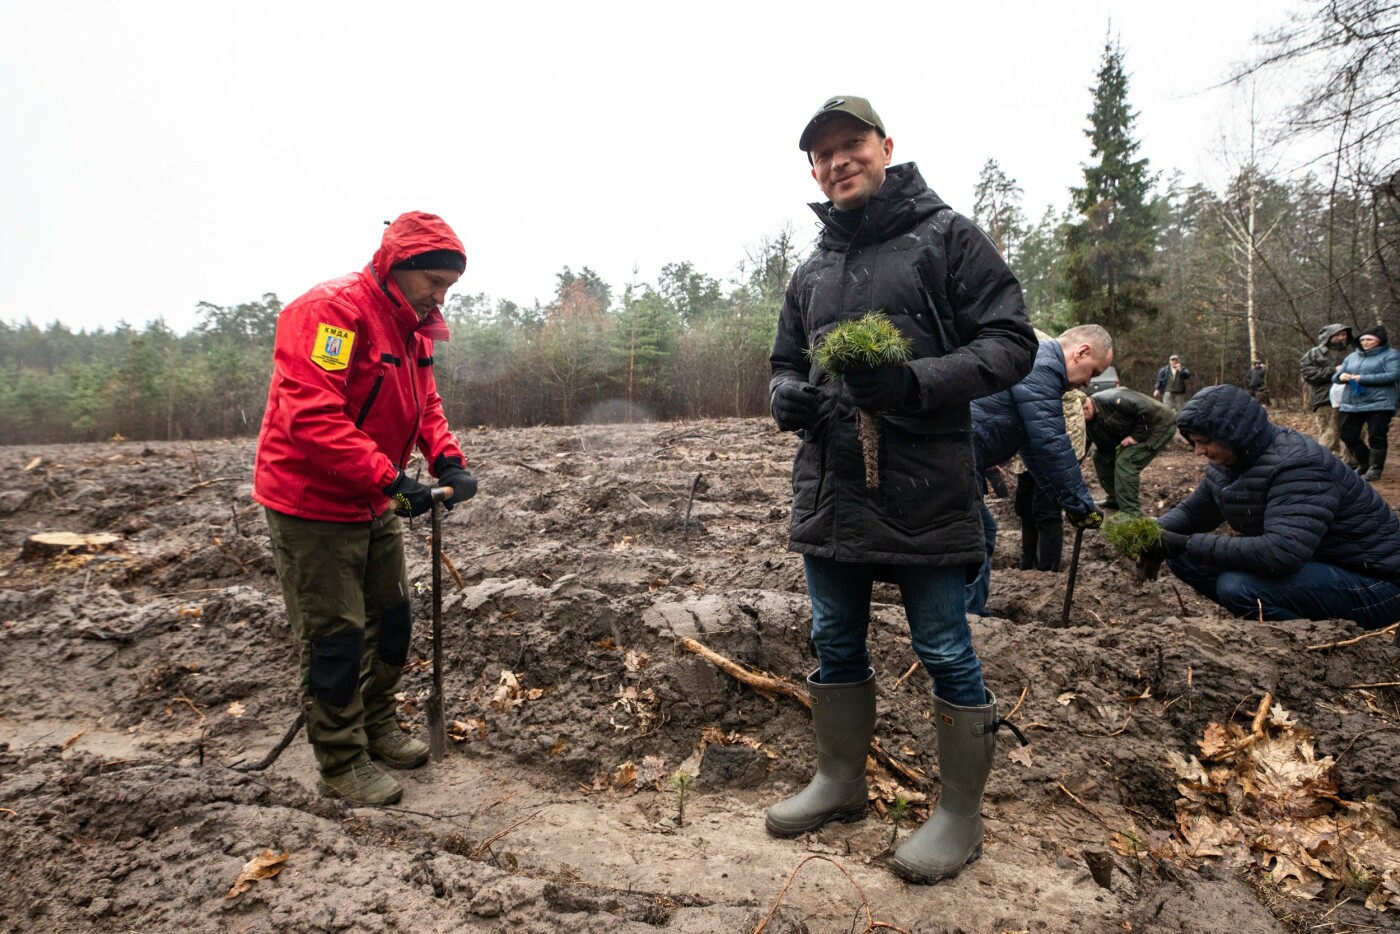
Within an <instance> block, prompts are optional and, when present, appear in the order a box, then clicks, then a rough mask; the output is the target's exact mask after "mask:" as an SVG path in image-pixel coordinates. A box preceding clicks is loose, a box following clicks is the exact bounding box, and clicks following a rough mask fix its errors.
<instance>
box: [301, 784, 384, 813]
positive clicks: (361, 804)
mask: <svg viewBox="0 0 1400 934" xmlns="http://www.w3.org/2000/svg"><path fill="white" fill-rule="evenodd" d="M316 791H317V792H319V793H320V795H321V797H323V798H339V799H340V800H342V801H344V802H346V803H347V804H349V805H351V806H352V807H357V808H378V807H384V806H385V805H388V804H398V803H399V801H400V800H402V799H403V789H402V788H400V789H399V790H398V791H393V792H390V793H389V795H388V796H387V797H385V798H383V799H381V800H377V801H356V800H354V799H353V798H347V797H345V795H343V794H341V793H340V792H338V791H336V790H335V789H334V788H333V787H331V786H330V785H327V784H326V783H325V782H323V781H318V782H316Z"/></svg>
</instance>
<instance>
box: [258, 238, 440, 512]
mask: <svg viewBox="0 0 1400 934" xmlns="http://www.w3.org/2000/svg"><path fill="white" fill-rule="evenodd" d="M430 250H453V251H456V252H459V253H462V254H464V255H465V253H466V250H464V249H463V248H462V243H461V241H460V240H458V239H457V235H456V234H454V233H453V232H452V228H450V227H448V226H447V224H446V222H444V221H443V220H442V218H440V217H437V216H435V215H433V214H423V213H421V212H416V211H414V212H410V213H408V214H403V215H400V216H399V218H398V219H397V220H395V221H394V222H393V223H392V224H390V225H389V227H388V228H387V229H386V230H385V231H384V240H383V242H382V243H381V244H380V247H379V250H378V251H377V252H376V253H375V254H374V259H373V260H372V261H371V262H370V264H369V265H368V266H366V267H365V269H364V270H363V271H362V272H358V273H352V274H351V275H348V276H343V277H341V278H339V279H334V280H332V281H330V282H324V283H322V284H321V285H318V286H316V287H315V288H314V289H312V290H311V291H310V292H307V293H306V294H305V295H303V296H302V297H301V298H298V299H297V300H296V301H294V302H292V303H291V304H290V305H288V306H287V307H286V308H284V309H282V314H281V316H280V317H279V318H278V320H277V342H276V349H275V351H274V353H273V373H272V385H271V386H270V387H269V389H268V394H267V413H266V414H265V415H264V416H263V423H262V432H261V433H260V434H259V436H258V454H257V464H256V466H255V468H254V471H253V499H255V500H257V501H258V502H259V503H262V504H263V505H264V506H266V507H268V508H269V509H275V510H276V511H278V512H282V513H286V514H288V515H293V516H299V517H301V518H303V519H317V520H322V521H327V522H365V521H368V520H370V519H373V518H374V517H375V516H378V515H379V514H381V513H383V512H384V510H386V509H388V508H389V498H388V497H387V496H385V495H384V493H383V492H382V491H383V489H384V487H386V486H388V485H389V484H390V483H392V482H393V480H394V477H395V476H396V474H397V473H398V471H399V470H400V469H401V468H402V467H403V465H404V464H406V463H407V462H408V458H409V456H410V454H411V453H412V451H413V447H414V446H415V445H417V447H418V448H419V450H421V451H422V452H423V456H424V457H425V458H427V461H428V463H429V464H433V463H435V462H436V460H437V458H438V457H440V456H442V455H447V456H449V457H458V458H460V457H462V449H461V448H459V447H458V446H457V441H456V439H454V438H453V436H452V433H451V432H450V431H449V430H448V428H447V419H446V418H445V417H444V416H443V413H442V399H441V398H440V397H439V396H438V394H437V384H436V381H435V380H434V378H433V341H434V340H435V339H436V340H446V339H447V325H446V323H445V322H444V321H443V319H442V314H441V312H440V311H434V312H432V313H431V314H430V315H428V316H427V317H425V318H424V319H423V320H422V321H420V320H419V319H418V315H417V314H416V313H415V312H414V310H413V308H412V306H410V305H409V303H408V300H407V299H406V298H405V297H404V294H403V292H402V291H400V289H399V286H398V283H396V282H395V281H394V278H393V276H391V275H389V270H390V268H392V267H393V266H394V264H395V263H398V262H400V261H402V260H405V259H408V258H409V257H412V256H417V255H418V254H420V253H426V252H428V251H430Z"/></svg>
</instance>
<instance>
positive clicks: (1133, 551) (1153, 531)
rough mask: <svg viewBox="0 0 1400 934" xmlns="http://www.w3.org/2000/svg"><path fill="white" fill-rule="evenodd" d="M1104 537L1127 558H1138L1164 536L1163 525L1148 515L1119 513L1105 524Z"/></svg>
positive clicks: (1134, 559)
mask: <svg viewBox="0 0 1400 934" xmlns="http://www.w3.org/2000/svg"><path fill="white" fill-rule="evenodd" d="M1102 532H1103V537H1104V538H1106V539H1108V543H1109V544H1110V545H1112V546H1113V550H1114V551H1116V552H1118V553H1119V554H1120V555H1122V556H1123V557H1125V558H1130V559H1132V560H1133V561H1136V560H1138V559H1139V558H1141V557H1142V556H1143V554H1144V553H1145V552H1146V551H1147V550H1148V549H1149V548H1151V547H1152V546H1153V545H1156V544H1157V542H1158V541H1160V540H1161V538H1162V527H1161V526H1160V525H1158V524H1157V521H1156V520H1155V519H1149V518H1147V517H1146V516H1129V515H1125V514H1123V513H1121V512H1120V513H1118V514H1117V515H1115V516H1111V517H1109V519H1108V521H1107V522H1105V523H1104V524H1103V529H1102Z"/></svg>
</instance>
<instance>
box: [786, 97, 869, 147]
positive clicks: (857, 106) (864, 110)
mask: <svg viewBox="0 0 1400 934" xmlns="http://www.w3.org/2000/svg"><path fill="white" fill-rule="evenodd" d="M840 114H845V115H846V116H848V117H855V118H856V119H857V120H859V121H860V122H861V123H864V124H865V125H866V126H870V127H874V128H875V129H876V130H878V131H879V133H880V135H881V136H884V135H885V121H883V120H881V119H880V115H879V114H877V113H876V112H875V108H874V107H871V106H870V101H868V100H866V99H865V98H863V97H853V96H851V95H850V94H838V95H837V96H836V97H833V98H832V99H831V100H829V101H827V102H826V103H825V104H822V105H821V107H820V108H818V109H817V112H816V113H814V114H812V119H811V120H808V121H807V126H806V127H805V128H804V129H803V130H802V138H801V139H799V140H798V141H797V148H798V149H800V150H802V151H803V152H809V151H810V150H811V148H812V136H813V135H814V134H815V133H816V132H817V127H819V126H821V125H822V124H823V123H825V122H826V121H828V120H830V119H832V118H833V117H836V116H838V115H840Z"/></svg>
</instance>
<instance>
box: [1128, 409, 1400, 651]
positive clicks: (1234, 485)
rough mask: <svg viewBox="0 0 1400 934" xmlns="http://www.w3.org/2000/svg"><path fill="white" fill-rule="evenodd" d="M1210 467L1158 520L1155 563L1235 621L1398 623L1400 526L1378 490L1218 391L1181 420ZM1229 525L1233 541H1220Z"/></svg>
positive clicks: (1228, 536) (1185, 433) (1306, 439)
mask: <svg viewBox="0 0 1400 934" xmlns="http://www.w3.org/2000/svg"><path fill="white" fill-rule="evenodd" d="M1177 425H1178V426H1179V427H1180V429H1181V434H1182V435H1183V436H1184V437H1185V438H1186V440H1187V441H1189V442H1190V443H1191V444H1192V445H1193V446H1194V447H1195V451H1196V454H1198V455H1199V456H1201V457H1204V458H1206V459H1207V460H1209V461H1210V466H1209V467H1207V468H1206V473H1205V477H1204V479H1202V481H1201V484H1200V485H1199V486H1198V487H1196V489H1195V491H1194V492H1193V493H1192V494H1191V495H1190V496H1188V497H1187V498H1186V499H1185V500H1184V501H1183V502H1181V503H1180V504H1179V505H1177V506H1176V507H1175V508H1174V509H1172V510H1171V511H1170V512H1168V513H1167V514H1166V515H1165V516H1163V517H1162V518H1161V519H1159V520H1158V522H1159V523H1160V524H1161V527H1162V536H1161V542H1160V543H1159V545H1158V546H1157V548H1156V549H1155V551H1154V552H1152V553H1149V554H1148V555H1146V556H1144V561H1145V562H1150V561H1153V560H1156V561H1160V560H1161V559H1162V558H1166V560H1167V564H1168V566H1169V567H1170V568H1171V570H1172V573H1173V574H1175V575H1176V576H1177V577H1178V578H1180V579H1181V580H1182V581H1185V582H1186V583H1187V584H1190V585H1191V586H1192V587H1194V588H1195V589H1196V590H1197V591H1198V592H1199V593H1201V594H1202V595H1203V596H1206V597H1209V598H1210V599H1212V600H1214V601H1216V602H1217V603H1219V604H1220V605H1221V606H1223V607H1225V609H1227V610H1229V611H1230V612H1231V613H1232V614H1234V615H1235V616H1240V617H1254V618H1258V617H1262V618H1263V619H1267V620H1285V619H1349V620H1354V621H1355V622H1357V623H1360V624H1361V626H1362V627H1364V628H1366V629H1379V628H1381V627H1383V626H1388V625H1390V624H1391V623H1393V622H1395V621H1396V620H1400V520H1397V518H1396V515H1395V512H1394V511H1393V510H1392V509H1391V508H1390V506H1388V505H1387V504H1386V502H1385V500H1383V499H1381V497H1380V494H1378V493H1377V492H1376V491H1375V490H1374V489H1373V488H1372V487H1371V486H1370V485H1369V484H1367V483H1366V482H1365V481H1364V480H1362V479H1361V477H1359V476H1357V474H1356V472H1355V471H1353V470H1352V469H1351V468H1349V467H1347V466H1346V465H1345V464H1343V463H1342V462H1341V461H1340V460H1338V459H1337V458H1336V456H1335V455H1333V454H1332V453H1331V452H1329V451H1327V450H1326V449H1325V448H1323V447H1322V446H1321V445H1319V444H1318V443H1317V442H1316V441H1314V440H1313V439H1312V438H1309V437H1307V436H1306V435H1302V434H1299V433H1298V432H1296V431H1293V430H1292V429H1291V428H1282V427H1279V426H1277V425H1274V424H1271V423H1270V422H1269V418H1268V415H1267V414H1266V413H1265V411H1264V408H1263V407H1262V406H1261V405H1260V404H1259V403H1258V402H1256V401H1254V400H1253V399H1251V398H1250V397H1249V394H1248V393H1246V392H1245V391H1244V390H1243V389H1240V388H1239V387H1237V386H1210V387H1207V388H1206V389H1202V390H1201V391H1200V392H1198V393H1196V395H1195V396H1194V397H1192V399H1191V401H1189V402H1187V403H1186V405H1184V406H1183V407H1182V409H1181V413H1180V414H1179V415H1178V416H1177ZM1222 522H1224V523H1227V524H1228V525H1229V526H1230V528H1231V530H1232V531H1233V533H1234V534H1225V535H1218V534H1213V533H1214V530H1215V529H1216V528H1218V527H1219V526H1220V524H1221V523H1222Z"/></svg>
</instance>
